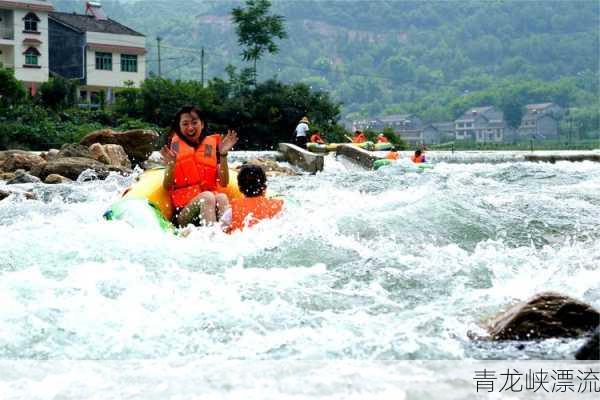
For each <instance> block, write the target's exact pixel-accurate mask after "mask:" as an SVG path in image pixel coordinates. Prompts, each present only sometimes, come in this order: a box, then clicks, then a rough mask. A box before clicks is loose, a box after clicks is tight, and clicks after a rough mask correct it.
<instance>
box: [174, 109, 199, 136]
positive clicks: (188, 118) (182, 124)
mask: <svg viewBox="0 0 600 400" xmlns="http://www.w3.org/2000/svg"><path fill="white" fill-rule="evenodd" d="M202 129H204V123H203V122H202V120H201V119H200V117H198V115H197V114H196V113H195V112H191V113H183V114H181V117H180V118H179V130H180V131H181V133H182V134H183V135H184V136H185V137H187V138H189V139H192V140H195V141H197V140H198V138H199V137H200V134H201V133H202Z"/></svg>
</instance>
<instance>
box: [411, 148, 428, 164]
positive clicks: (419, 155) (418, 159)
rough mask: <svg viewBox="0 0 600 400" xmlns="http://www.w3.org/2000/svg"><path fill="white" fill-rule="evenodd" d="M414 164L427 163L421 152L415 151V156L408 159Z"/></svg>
mask: <svg viewBox="0 0 600 400" xmlns="http://www.w3.org/2000/svg"><path fill="white" fill-rule="evenodd" d="M410 160H411V161H412V162H414V163H415V164H421V163H425V162H427V159H426V158H425V154H423V152H422V151H421V150H415V154H414V155H413V156H412V157H411V158H410Z"/></svg>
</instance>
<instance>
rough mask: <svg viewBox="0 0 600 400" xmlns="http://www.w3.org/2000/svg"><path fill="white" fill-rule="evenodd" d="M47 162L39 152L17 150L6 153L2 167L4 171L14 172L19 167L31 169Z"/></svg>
mask: <svg viewBox="0 0 600 400" xmlns="http://www.w3.org/2000/svg"><path fill="white" fill-rule="evenodd" d="M45 162H46V161H45V160H44V159H43V158H42V157H40V156H38V155H37V154H33V153H30V152H21V151H15V152H11V153H10V154H7V155H6V158H5V159H4V162H3V163H2V168H1V169H2V170H3V171H4V172H14V171H16V170H18V169H23V170H26V171H30V170H31V169H32V168H34V167H35V166H39V165H41V164H44V163H45Z"/></svg>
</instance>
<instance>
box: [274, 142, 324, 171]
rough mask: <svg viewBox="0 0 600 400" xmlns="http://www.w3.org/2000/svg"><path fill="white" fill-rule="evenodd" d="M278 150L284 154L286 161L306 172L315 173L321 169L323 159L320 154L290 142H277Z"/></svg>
mask: <svg viewBox="0 0 600 400" xmlns="http://www.w3.org/2000/svg"><path fill="white" fill-rule="evenodd" d="M278 150H279V152H280V153H282V154H283V155H284V157H285V160H286V161H287V162H289V163H290V164H293V165H296V166H298V167H300V168H302V169H303V170H305V171H307V172H310V173H312V174H316V173H317V172H319V171H323V165H324V163H325V160H324V158H323V155H321V154H315V153H311V152H310V151H308V150H306V149H303V148H300V147H298V146H296V145H294V144H290V143H279V148H278Z"/></svg>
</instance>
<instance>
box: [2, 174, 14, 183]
mask: <svg viewBox="0 0 600 400" xmlns="http://www.w3.org/2000/svg"><path fill="white" fill-rule="evenodd" d="M14 177H15V173H14V172H1V173H0V181H10V180H11V179H12V178H14Z"/></svg>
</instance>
